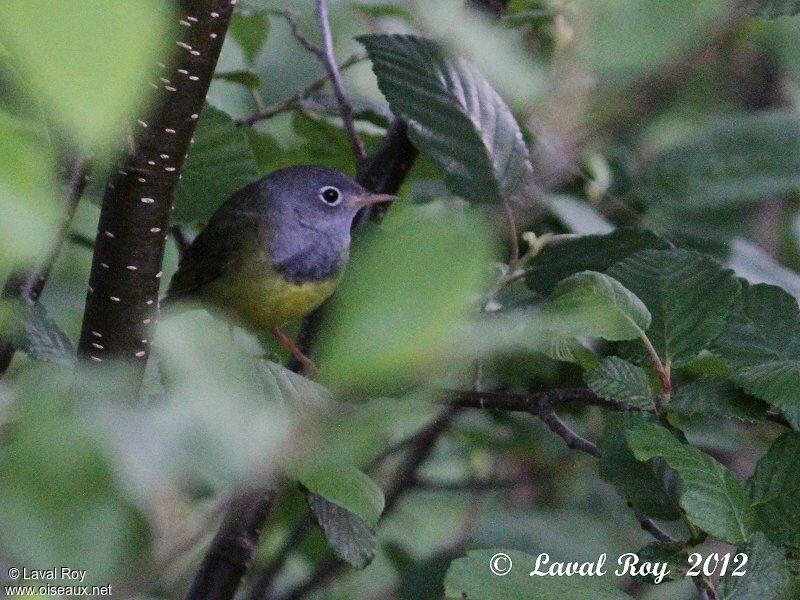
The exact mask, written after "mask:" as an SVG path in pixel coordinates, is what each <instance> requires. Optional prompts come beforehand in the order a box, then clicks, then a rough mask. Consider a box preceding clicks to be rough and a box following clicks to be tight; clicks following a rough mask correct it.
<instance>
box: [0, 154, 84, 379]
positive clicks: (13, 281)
mask: <svg viewBox="0 0 800 600" xmlns="http://www.w3.org/2000/svg"><path fill="white" fill-rule="evenodd" d="M88 174H89V165H88V162H87V161H86V160H84V159H82V158H78V157H73V158H71V159H70V160H69V162H68V164H67V167H66V172H65V173H64V184H63V189H62V194H63V197H64V216H63V219H62V221H61V227H60V228H59V231H58V233H57V234H56V237H55V241H54V243H53V245H52V246H51V248H50V250H49V252H48V253H47V255H46V256H45V257H44V258H43V259H42V260H41V261H40V263H39V264H38V265H36V266H35V267H33V268H32V269H31V270H30V271H28V272H25V273H15V274H12V275H11V276H10V277H9V278H8V280H7V281H6V283H5V286H3V291H2V293H0V298H2V299H4V300H22V301H23V302H35V301H36V300H38V298H39V296H40V295H41V293H42V290H44V286H45V285H46V284H47V280H48V279H49V277H50V271H51V270H52V269H53V264H54V263H55V262H56V259H57V258H58V257H59V255H60V254H61V249H62V248H63V247H64V242H65V241H66V239H67V237H68V236H69V229H70V226H71V225H72V218H73V217H74V216H75V209H77V207H78V201H79V200H80V198H81V196H82V195H83V190H84V188H85V187H86V182H87V180H88ZM13 357H14V346H12V345H11V343H10V342H8V341H6V340H4V339H2V338H0V377H2V375H3V373H5V372H6V370H7V369H8V367H9V365H10V364H11V359H12V358H13Z"/></svg>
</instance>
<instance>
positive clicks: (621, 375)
mask: <svg viewBox="0 0 800 600" xmlns="http://www.w3.org/2000/svg"><path fill="white" fill-rule="evenodd" d="M586 383H587V385H588V386H589V387H590V388H591V389H592V391H593V392H594V393H595V394H597V395H598V396H601V397H603V398H609V399H612V400H617V401H619V402H624V403H625V404H630V405H631V406H637V407H639V408H644V409H652V408H653V391H652V390H651V389H650V382H649V381H648V379H647V373H645V372H644V370H643V369H641V368H640V367H637V366H636V365H634V364H632V363H629V362H628V361H626V360H623V359H621V358H619V357H618V356H611V357H609V358H606V359H604V360H603V361H602V362H601V363H600V364H599V365H597V367H595V368H594V369H592V370H591V371H589V372H588V373H586Z"/></svg>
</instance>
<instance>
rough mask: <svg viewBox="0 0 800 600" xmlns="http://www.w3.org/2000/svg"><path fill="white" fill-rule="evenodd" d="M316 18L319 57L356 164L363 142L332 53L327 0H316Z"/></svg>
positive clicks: (362, 158)
mask: <svg viewBox="0 0 800 600" xmlns="http://www.w3.org/2000/svg"><path fill="white" fill-rule="evenodd" d="M317 19H318V21H319V30H320V35H321V36H322V51H321V54H320V58H321V60H322V62H323V64H324V65H325V69H326V70H327V71H328V75H329V76H330V78H331V87H333V93H334V95H335V96H336V101H337V102H338V103H339V112H340V113H341V117H342V123H343V125H344V130H345V132H346V133H347V138H348V139H349V141H350V146H351V147H352V149H353V156H354V158H355V161H356V165H359V164H361V162H362V161H363V160H364V157H365V156H366V152H364V142H362V141H361V138H360V137H359V136H358V132H357V131H356V125H355V122H354V121H353V106H352V105H351V104H350V100H349V99H348V98H347V94H345V91H344V84H343V83H342V75H341V73H340V72H339V67H338V66H337V65H336V56H335V55H334V53H333V36H332V35H331V23H330V19H329V18H328V2H327V0H317Z"/></svg>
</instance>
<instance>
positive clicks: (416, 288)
mask: <svg viewBox="0 0 800 600" xmlns="http://www.w3.org/2000/svg"><path fill="white" fill-rule="evenodd" d="M399 209H400V207H396V209H393V210H392V212H391V213H390V214H389V216H388V217H387V219H386V220H385V221H384V223H383V225H382V231H380V232H377V231H374V232H372V235H365V236H364V237H363V238H362V239H361V240H359V242H360V243H359V244H357V247H356V248H354V249H353V257H352V258H351V260H350V264H349V265H348V268H347V272H346V273H345V276H344V280H343V281H342V284H341V285H340V286H339V290H338V291H337V293H336V294H335V295H334V297H333V298H332V302H331V305H330V310H329V311H328V312H327V314H326V317H327V318H326V320H325V323H324V324H323V330H322V342H321V343H320V345H319V348H320V356H319V361H318V362H319V365H320V367H321V378H322V379H321V381H323V383H324V384H325V385H329V384H330V386H331V387H339V386H341V387H345V388H347V389H348V390H350V391H356V390H359V391H361V392H362V393H363V392H368V391H379V392H380V394H382V395H385V394H387V393H388V392H387V389H390V388H392V389H397V386H402V385H406V384H407V383H409V382H414V381H418V380H419V379H420V378H423V377H426V376H427V375H429V374H430V373H431V372H432V371H440V370H442V369H445V368H447V366H448V365H447V364H446V361H445V360H444V358H445V357H446V356H447V355H448V354H449V353H450V352H451V351H452V348H451V344H452V336H453V332H454V331H455V329H456V328H458V327H459V326H460V325H461V324H462V323H463V322H464V321H465V319H466V317H467V315H468V314H469V313H470V310H471V309H472V307H473V306H474V299H475V297H477V295H478V294H480V293H481V290H483V289H485V286H486V285H487V281H486V280H487V275H488V273H487V272H486V271H485V270H484V265H486V263H487V261H488V260H489V256H490V255H491V243H490V240H489V238H488V236H487V233H486V231H485V229H484V228H483V224H482V223H481V222H479V221H476V220H473V219H472V218H470V215H461V217H460V218H459V220H456V217H455V214H449V215H448V214H444V215H438V216H437V218H435V219H434V218H430V217H428V216H426V215H425V214H424V212H422V211H420V210H419V209H417V208H407V209H405V210H399Z"/></svg>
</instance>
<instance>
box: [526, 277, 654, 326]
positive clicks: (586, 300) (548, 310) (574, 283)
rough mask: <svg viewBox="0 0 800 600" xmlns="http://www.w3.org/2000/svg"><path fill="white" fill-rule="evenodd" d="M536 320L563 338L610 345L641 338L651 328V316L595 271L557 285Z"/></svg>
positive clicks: (630, 295)
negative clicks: (591, 339) (602, 341)
mask: <svg viewBox="0 0 800 600" xmlns="http://www.w3.org/2000/svg"><path fill="white" fill-rule="evenodd" d="M536 319H537V320H538V321H540V322H541V323H542V324H543V326H544V327H546V328H548V329H552V330H553V331H556V332H558V333H560V334H562V335H565V336H570V337H600V338H603V339H606V340H609V341H618V340H630V339H634V338H639V337H642V336H643V335H644V332H645V331H646V330H647V328H648V327H649V325H650V313H649V312H648V310H647V308H646V307H645V305H644V304H643V303H642V301H641V300H639V298H637V297H636V295H635V294H633V293H632V292H631V291H629V290H628V289H626V288H625V286H623V285H622V284H621V283H620V282H619V281H617V280H616V279H614V278H612V277H609V276H608V275H604V274H603V273H596V272H594V271H584V272H583V273H577V274H575V275H573V276H572V277H568V278H567V279H565V280H563V281H562V282H561V283H559V284H558V285H557V286H556V288H555V290H553V296H552V298H551V300H550V303H549V304H548V305H547V306H546V307H545V308H544V310H543V311H542V312H541V313H540V314H539V315H538V316H537V317H536Z"/></svg>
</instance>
